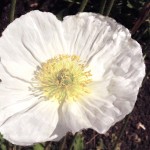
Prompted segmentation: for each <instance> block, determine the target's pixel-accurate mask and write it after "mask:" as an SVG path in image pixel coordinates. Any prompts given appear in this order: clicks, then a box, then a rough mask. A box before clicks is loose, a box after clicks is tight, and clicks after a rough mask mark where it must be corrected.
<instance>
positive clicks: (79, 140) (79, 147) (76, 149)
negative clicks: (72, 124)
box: [70, 133, 84, 150]
mask: <svg viewBox="0 0 150 150" xmlns="http://www.w3.org/2000/svg"><path fill="white" fill-rule="evenodd" d="M83 149H84V144H83V136H82V134H81V133H78V134H76V136H75V138H74V141H73V143H72V145H71V148H70V150H83Z"/></svg>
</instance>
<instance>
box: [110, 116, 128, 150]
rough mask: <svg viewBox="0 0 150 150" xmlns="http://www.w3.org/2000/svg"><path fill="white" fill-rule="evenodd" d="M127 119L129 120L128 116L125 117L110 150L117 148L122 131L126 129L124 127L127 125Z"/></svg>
mask: <svg viewBox="0 0 150 150" xmlns="http://www.w3.org/2000/svg"><path fill="white" fill-rule="evenodd" d="M129 118H130V114H129V115H127V116H126V118H125V122H124V124H123V125H122V127H121V130H120V133H119V135H118V136H117V139H116V142H115V143H114V145H113V148H112V150H115V149H116V146H117V144H118V142H119V140H120V138H121V137H122V135H123V133H124V131H125V129H126V126H127V124H128V120H129Z"/></svg>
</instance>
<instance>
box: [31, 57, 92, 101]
mask: <svg viewBox="0 0 150 150" xmlns="http://www.w3.org/2000/svg"><path fill="white" fill-rule="evenodd" d="M35 81H36V84H35V85H36V86H35V85H34V87H36V89H37V90H40V91H41V92H42V94H43V95H44V96H45V97H46V98H47V99H56V100H58V101H59V102H61V101H65V100H66V101H67V100H76V99H79V97H80V96H83V95H85V94H87V93H89V92H90V90H89V88H88V84H90V82H91V73H90V71H89V70H88V69H87V66H86V65H85V63H83V62H81V60H80V57H79V56H76V55H72V56H69V55H59V56H56V57H54V58H52V59H49V60H48V61H47V62H46V63H43V64H42V65H41V67H40V68H39V69H38V70H37V71H36V73H35Z"/></svg>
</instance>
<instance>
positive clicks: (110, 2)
mask: <svg viewBox="0 0 150 150" xmlns="http://www.w3.org/2000/svg"><path fill="white" fill-rule="evenodd" d="M114 2H115V0H110V1H109V3H108V7H107V8H108V9H106V11H105V13H104V15H106V16H109V14H110V12H111V10H112V7H113V5H114Z"/></svg>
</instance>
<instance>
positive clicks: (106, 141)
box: [0, 0, 150, 150]
mask: <svg viewBox="0 0 150 150" xmlns="http://www.w3.org/2000/svg"><path fill="white" fill-rule="evenodd" d="M70 1H71V0H70ZM128 2H130V0H124V1H122V0H116V3H115V5H114V6H115V7H114V8H113V10H112V13H111V16H112V17H113V18H115V19H116V20H117V21H118V22H120V23H121V24H123V25H124V26H126V27H127V28H128V29H130V30H131V31H133V26H134V25H135V24H136V21H137V20H138V19H139V18H140V17H141V16H142V13H143V14H144V15H145V13H144V10H142V8H143V7H144V4H145V3H144V2H146V1H143V0H141V1H139V2H141V3H139V2H136V1H135V0H134V1H133V3H128ZM142 2H143V3H142ZM119 4H120V5H119ZM79 6H80V1H77V0H76V1H75V2H69V0H64V1H63V0H53V1H52V0H43V1H42V0H22V1H19V0H18V1H17V5H16V11H15V18H17V17H19V16H21V15H23V14H25V13H26V12H29V11H31V10H34V9H39V10H41V11H49V12H53V13H54V14H56V15H57V16H58V17H59V18H62V16H65V15H67V14H75V13H77V11H78V8H79ZM10 7H11V3H10V0H1V1H0V34H1V33H2V31H3V30H4V29H5V28H6V27H7V25H8V24H9V13H10ZM119 7H120V8H119ZM98 8H99V7H98V6H97V4H96V0H93V1H89V2H88V5H87V6H86V8H85V11H93V12H98ZM116 10H117V14H116ZM146 11H147V10H146ZM142 18H143V16H142ZM147 20H148V19H145V20H144V21H143V23H142V24H141V25H140V27H137V28H136V29H135V31H133V32H134V33H133V38H134V39H136V40H137V41H138V42H139V43H140V44H141V46H142V49H143V55H144V56H145V64H146V77H145V79H144V81H143V84H142V87H141V89H140V90H139V94H138V98H137V102H136V104H135V107H134V109H133V111H132V113H131V114H130V116H128V123H127V126H126V129H125V132H123V134H122V137H121V139H120V140H119V142H118V144H117V149H118V150H119V149H121V150H149V149H150V29H149V28H150V26H149V21H147ZM124 122H125V119H124V120H122V121H120V122H118V123H117V124H115V126H113V127H112V128H111V129H110V130H109V131H108V132H107V133H106V134H105V135H100V134H98V133H96V132H95V131H93V130H92V129H88V130H83V131H82V135H83V141H84V149H85V150H95V149H97V150H100V149H106V150H112V143H113V142H114V141H115V140H116V137H117V136H118V134H119V133H120V129H121V128H122V125H123V123H124ZM74 137H75V136H73V135H72V134H71V133H68V134H67V136H66V138H65V139H62V140H61V141H60V142H52V143H51V142H48V143H46V144H43V145H44V146H43V145H42V146H43V147H46V149H47V150H48V149H55V150H57V149H59V148H60V147H61V149H64V150H65V149H66V150H68V149H69V147H70V145H71V143H72V142H73V140H74ZM64 140H65V142H64ZM4 143H5V144H6V148H7V149H10V150H11V149H14V148H16V149H20V150H30V149H33V147H15V146H13V145H12V144H10V143H8V142H7V141H5V142H4ZM62 143H64V144H62ZM50 147H51V148H50ZM102 147H103V148H102Z"/></svg>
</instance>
